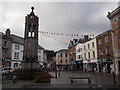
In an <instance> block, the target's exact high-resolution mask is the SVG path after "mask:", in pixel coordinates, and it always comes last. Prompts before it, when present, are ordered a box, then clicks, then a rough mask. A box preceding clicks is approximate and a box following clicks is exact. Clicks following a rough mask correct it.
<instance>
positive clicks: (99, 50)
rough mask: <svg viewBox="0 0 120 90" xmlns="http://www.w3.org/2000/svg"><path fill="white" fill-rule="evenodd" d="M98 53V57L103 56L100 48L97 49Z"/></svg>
mask: <svg viewBox="0 0 120 90" xmlns="http://www.w3.org/2000/svg"><path fill="white" fill-rule="evenodd" d="M98 52H99V55H100V56H102V55H103V52H102V48H99V49H98Z"/></svg>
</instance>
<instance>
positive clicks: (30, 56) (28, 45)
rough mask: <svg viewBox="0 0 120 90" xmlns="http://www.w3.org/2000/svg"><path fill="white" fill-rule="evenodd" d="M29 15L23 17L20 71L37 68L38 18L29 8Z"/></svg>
mask: <svg viewBox="0 0 120 90" xmlns="http://www.w3.org/2000/svg"><path fill="white" fill-rule="evenodd" d="M31 10H32V11H31V13H30V14H28V15H27V16H26V17H25V32H24V52H23V62H22V65H21V68H22V69H30V68H32V69H36V68H38V25H39V24H38V22H39V18H38V16H36V15H35V13H34V7H31Z"/></svg>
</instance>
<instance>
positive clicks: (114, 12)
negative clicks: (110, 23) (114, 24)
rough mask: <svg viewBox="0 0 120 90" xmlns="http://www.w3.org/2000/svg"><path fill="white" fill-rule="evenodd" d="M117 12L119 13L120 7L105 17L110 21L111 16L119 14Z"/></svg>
mask: <svg viewBox="0 0 120 90" xmlns="http://www.w3.org/2000/svg"><path fill="white" fill-rule="evenodd" d="M119 12H120V6H118V7H117V8H116V9H115V10H113V11H112V12H111V13H110V12H108V15H107V17H108V18H109V19H111V17H112V16H114V15H115V14H116V13H119Z"/></svg>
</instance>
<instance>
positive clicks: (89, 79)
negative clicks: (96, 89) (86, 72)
mask: <svg viewBox="0 0 120 90" xmlns="http://www.w3.org/2000/svg"><path fill="white" fill-rule="evenodd" d="M69 79H71V83H73V79H88V83H91V79H92V77H90V76H87V77H69Z"/></svg>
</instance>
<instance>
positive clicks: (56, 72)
mask: <svg viewBox="0 0 120 90" xmlns="http://www.w3.org/2000/svg"><path fill="white" fill-rule="evenodd" d="M55 78H56V79H57V71H55Z"/></svg>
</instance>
